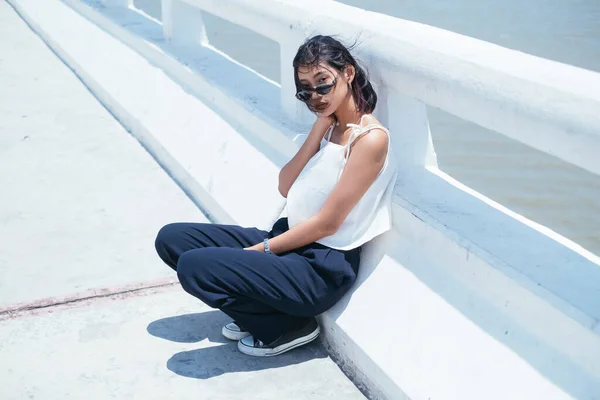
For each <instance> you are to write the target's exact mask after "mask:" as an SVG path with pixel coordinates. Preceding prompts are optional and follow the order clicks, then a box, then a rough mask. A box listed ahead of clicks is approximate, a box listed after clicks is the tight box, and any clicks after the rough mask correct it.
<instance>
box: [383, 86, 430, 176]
mask: <svg viewBox="0 0 600 400" xmlns="http://www.w3.org/2000/svg"><path fill="white" fill-rule="evenodd" d="M380 92H381V94H380V100H381V101H382V102H383V103H384V104H382V105H383V106H384V107H383V108H384V110H383V114H384V117H383V118H384V119H386V120H387V125H388V128H389V130H390V133H391V134H392V148H393V151H394V153H395V155H396V159H397V161H398V163H400V164H403V165H406V166H423V167H437V156H436V154H435V150H434V148H433V141H432V139H431V131H430V129H429V119H428V117H427V106H426V105H425V104H424V103H422V102H420V101H418V100H415V99H412V98H410V97H406V96H403V95H401V94H399V93H395V92H391V91H388V90H385V89H384V90H381V91H380ZM382 122H383V121H382Z"/></svg>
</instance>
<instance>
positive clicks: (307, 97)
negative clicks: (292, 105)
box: [296, 90, 312, 101]
mask: <svg viewBox="0 0 600 400" xmlns="http://www.w3.org/2000/svg"><path fill="white" fill-rule="evenodd" d="M296 97H297V98H298V100H302V101H309V100H310V98H311V97H312V93H310V92H307V91H305V90H301V91H299V92H298V93H296Z"/></svg>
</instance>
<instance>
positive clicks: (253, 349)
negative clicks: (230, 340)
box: [238, 318, 320, 357]
mask: <svg viewBox="0 0 600 400" xmlns="http://www.w3.org/2000/svg"><path fill="white" fill-rule="evenodd" d="M319 332H320V328H319V324H318V323H317V321H316V319H314V318H311V320H310V321H309V322H308V323H307V324H306V325H305V326H303V327H302V328H300V329H298V330H296V331H292V332H288V333H285V334H283V335H281V336H280V337H279V338H277V339H275V340H274V341H272V342H271V343H268V344H265V343H263V342H262V341H260V340H258V339H256V338H255V337H253V336H250V335H249V336H247V337H245V338H243V339H240V341H239V342H238V350H239V351H241V352H242V353H244V354H248V355H250V356H258V357H269V356H277V355H279V354H282V353H285V352H286V351H289V350H292V349H295V348H296V347H300V346H303V345H305V344H307V343H310V342H312V341H313V340H315V339H316V338H317V337H318V336H319Z"/></svg>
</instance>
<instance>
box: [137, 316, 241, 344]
mask: <svg viewBox="0 0 600 400" xmlns="http://www.w3.org/2000/svg"><path fill="white" fill-rule="evenodd" d="M230 320H231V319H230V318H229V317H227V315H225V314H224V313H222V312H221V311H217V310H214V311H208V312H204V313H196V314H185V315H178V316H175V317H168V318H163V319H159V320H157V321H154V322H152V323H151V324H150V325H148V328H147V330H148V333H150V334H151V335H152V336H156V337H159V338H162V339H166V340H170V341H172V342H178V343H196V342H201V341H203V340H204V339H208V340H209V341H210V342H212V343H230V341H229V340H227V339H226V338H224V337H223V335H221V327H222V326H223V325H225V324H226V323H228V322H229V321H230Z"/></svg>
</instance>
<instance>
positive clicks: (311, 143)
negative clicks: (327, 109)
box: [279, 117, 334, 198]
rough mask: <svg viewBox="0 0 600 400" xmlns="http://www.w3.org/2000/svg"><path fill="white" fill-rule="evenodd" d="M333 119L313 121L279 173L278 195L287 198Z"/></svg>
mask: <svg viewBox="0 0 600 400" xmlns="http://www.w3.org/2000/svg"><path fill="white" fill-rule="evenodd" d="M333 122H334V119H333V117H319V118H317V120H316V121H315V123H314V124H313V126H312V129H311V130H310V133H309V134H308V137H307V138H306V140H305V141H304V143H303V144H302V146H301V147H300V149H299V150H298V152H297V153H296V155H295V156H294V157H293V158H292V159H291V160H290V161H289V162H288V163H287V164H286V165H285V166H284V167H283V168H282V169H281V171H279V193H281V195H282V196H283V197H286V198H287V195H288V192H289V190H290V188H291V187H292V185H293V184H294V182H295V181H296V178H298V175H300V172H302V170H303V169H304V167H305V166H306V163H308V161H309V160H310V159H311V158H312V156H314V155H315V154H316V153H317V151H319V147H320V144H321V140H322V139H323V136H324V135H325V132H326V131H327V128H328V127H330V126H331V124H333Z"/></svg>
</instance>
